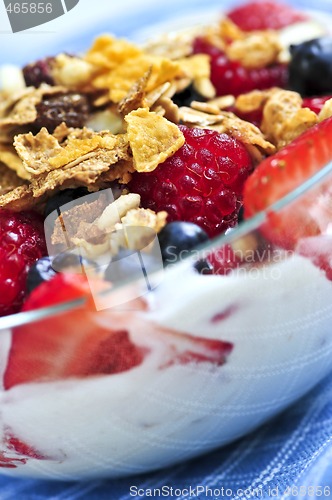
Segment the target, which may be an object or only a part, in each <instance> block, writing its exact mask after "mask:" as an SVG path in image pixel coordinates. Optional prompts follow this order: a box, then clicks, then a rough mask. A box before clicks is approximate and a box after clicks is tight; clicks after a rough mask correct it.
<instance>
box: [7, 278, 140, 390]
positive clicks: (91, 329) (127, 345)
mask: <svg viewBox="0 0 332 500" xmlns="http://www.w3.org/2000/svg"><path fill="white" fill-rule="evenodd" d="M82 297H86V298H87V301H88V303H87V304H86V306H82V307H81V308H78V309H74V310H72V311H70V312H67V313H62V314H61V315H59V316H55V317H51V318H48V319H45V320H42V321H40V322H39V323H38V328H36V325H24V326H22V327H19V328H16V329H15V330H14V331H13V340H12V345H11V350H10V354H9V360H8V364H7V368H6V372H5V376H4V385H5V388H6V389H9V388H11V387H13V386H15V385H17V384H21V383H25V382H33V381H47V380H58V379H62V378H66V377H86V376H89V375H97V374H110V373H120V372H122V371H126V370H129V369H130V368H133V367H134V366H137V365H139V364H140V363H141V362H142V360H143V351H142V349H140V348H139V347H137V346H135V345H134V344H133V343H132V342H131V341H130V339H129V335H128V332H127V331H125V330H123V329H119V330H118V331H117V330H111V329H109V328H105V327H103V326H102V325H100V326H99V325H98V323H97V322H96V321H94V320H93V318H92V312H93V301H92V299H91V298H90V297H89V288H88V284H87V282H86V279H85V278H84V277H83V276H81V275H77V274H63V273H59V274H57V275H56V276H55V277H54V278H53V279H52V280H50V281H47V282H45V283H43V284H42V285H40V286H39V287H38V288H36V289H35V290H34V291H33V292H32V294H31V295H30V296H29V297H28V299H27V301H26V303H25V305H24V311H30V310H33V309H38V308H41V307H47V306H51V305H54V304H59V303H61V302H67V301H70V300H74V299H78V298H82ZM46 354H47V355H46Z"/></svg>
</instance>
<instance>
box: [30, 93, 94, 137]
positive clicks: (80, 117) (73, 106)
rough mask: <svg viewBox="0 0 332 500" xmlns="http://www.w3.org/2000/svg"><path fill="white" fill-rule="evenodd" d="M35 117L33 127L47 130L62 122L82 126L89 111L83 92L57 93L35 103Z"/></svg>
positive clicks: (71, 125) (77, 126)
mask: <svg viewBox="0 0 332 500" xmlns="http://www.w3.org/2000/svg"><path fill="white" fill-rule="evenodd" d="M36 110H37V118H36V120H35V122H34V123H33V126H34V128H35V129H38V130H39V129H41V128H42V127H46V128H47V130H48V131H49V132H53V131H54V129H55V128H56V127H57V126H58V125H60V124H61V123H62V122H65V124H66V125H67V126H68V127H74V128H82V127H84V125H85V123H86V121H87V119H88V117H89V112H90V106H89V102H88V100H87V98H86V97H85V96H84V95H83V94H77V93H75V94H74V93H72V94H66V95H63V94H59V95H52V96H48V97H44V98H43V100H42V102H40V103H39V104H37V106H36Z"/></svg>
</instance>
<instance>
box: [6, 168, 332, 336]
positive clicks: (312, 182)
mask: <svg viewBox="0 0 332 500" xmlns="http://www.w3.org/2000/svg"><path fill="white" fill-rule="evenodd" d="M331 174H332V161H330V162H329V163H327V164H326V165H325V166H324V167H323V168H322V169H320V170H319V171H318V172H316V173H315V174H314V175H313V176H311V177H309V178H308V179H307V180H306V181H305V182H303V183H302V184H300V186H298V187H296V188H295V189H293V190H292V191H290V192H289V193H287V194H286V195H285V196H283V197H282V198H280V199H279V200H277V201H276V202H274V203H273V204H271V205H270V206H268V207H267V208H266V209H264V210H262V211H260V212H258V213H257V214H256V215H254V216H253V217H250V218H248V219H247V220H245V221H243V222H241V223H240V224H239V225H238V226H236V227H235V228H234V229H232V230H231V231H229V232H226V233H225V234H222V235H219V236H217V237H215V238H213V239H211V240H208V241H207V242H205V243H203V244H202V245H199V246H198V247H196V248H195V256H193V255H190V254H189V255H188V256H186V257H185V258H184V259H183V260H181V261H178V262H177V263H175V264H173V265H172V266H169V269H164V270H163V271H162V272H173V273H174V272H175V273H178V272H179V271H180V270H181V268H182V266H184V265H188V264H189V265H191V266H192V265H193V264H194V263H195V262H197V261H198V260H199V259H200V258H203V257H204V253H206V252H207V251H209V252H210V251H213V250H215V249H216V248H220V247H222V246H224V245H227V244H231V243H233V242H234V241H236V240H237V239H239V238H241V237H243V236H246V235H247V234H249V233H251V232H253V231H255V230H257V229H258V228H259V227H260V226H261V225H262V224H263V223H264V222H265V221H266V220H267V218H268V217H269V215H270V214H271V213H277V212H279V211H280V210H283V209H284V208H286V207H287V206H288V205H290V204H292V203H293V202H295V201H296V200H298V199H299V198H301V197H302V196H303V195H305V194H306V193H307V192H309V191H310V190H311V189H314V188H316V187H318V186H319V185H320V184H321V183H323V182H324V181H326V180H327V179H328V178H329V177H330V176H331ZM331 180H332V179H331ZM158 272H159V273H160V271H157V272H156V273H153V274H157V273H158ZM218 278H219V279H220V278H221V277H220V276H218ZM204 279H208V276H205V277H204ZM141 281H142V279H141V278H139V279H137V278H136V279H129V280H127V281H125V282H123V283H121V284H119V285H118V286H116V287H111V285H110V287H109V288H107V289H106V290H103V291H102V292H100V295H101V296H102V295H103V296H104V295H105V294H108V293H111V294H112V293H113V292H116V291H119V290H120V289H121V290H123V289H124V290H125V289H126V288H127V287H130V286H133V285H134V284H139V283H140V282H141ZM152 293H153V292H152ZM86 301H87V298H85V297H80V298H77V299H74V300H70V301H66V302H62V303H60V304H56V305H54V306H48V307H43V308H39V309H33V310H31V311H23V312H18V313H15V314H11V315H8V316H3V317H2V318H0V333H1V332H2V331H4V330H10V329H11V328H15V327H18V326H23V325H26V324H30V323H35V322H38V321H40V320H42V319H45V318H48V317H52V316H56V315H59V314H62V313H65V312H69V311H72V310H74V309H77V308H80V307H82V306H83V305H84V304H85V303H86Z"/></svg>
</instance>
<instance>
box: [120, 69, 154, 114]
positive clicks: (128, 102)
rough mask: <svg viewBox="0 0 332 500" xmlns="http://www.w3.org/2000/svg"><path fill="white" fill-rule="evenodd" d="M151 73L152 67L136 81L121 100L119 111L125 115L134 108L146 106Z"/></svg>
mask: <svg viewBox="0 0 332 500" xmlns="http://www.w3.org/2000/svg"><path fill="white" fill-rule="evenodd" d="M150 75H151V68H149V70H148V71H147V72H146V73H145V74H144V75H143V76H142V77H141V78H139V80H137V82H135V83H134V85H133V86H132V88H131V89H130V90H129V92H128V94H127V95H126V96H125V97H124V98H123V99H122V100H121V101H120V102H119V106H118V109H119V112H120V113H121V114H122V115H123V116H125V115H127V114H128V113H130V112H131V111H133V110H134V109H137V108H144V107H146V106H147V103H146V98H145V97H146V87H147V83H148V79H149V77H150Z"/></svg>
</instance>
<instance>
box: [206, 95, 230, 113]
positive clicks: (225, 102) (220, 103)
mask: <svg viewBox="0 0 332 500" xmlns="http://www.w3.org/2000/svg"><path fill="white" fill-rule="evenodd" d="M208 104H210V105H211V106H216V107H217V108H219V109H220V110H222V109H226V108H229V107H230V106H233V105H234V104H235V97H234V96H233V95H230V94H228V95H224V96H220V97H215V98H214V99H210V100H209V101H208Z"/></svg>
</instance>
